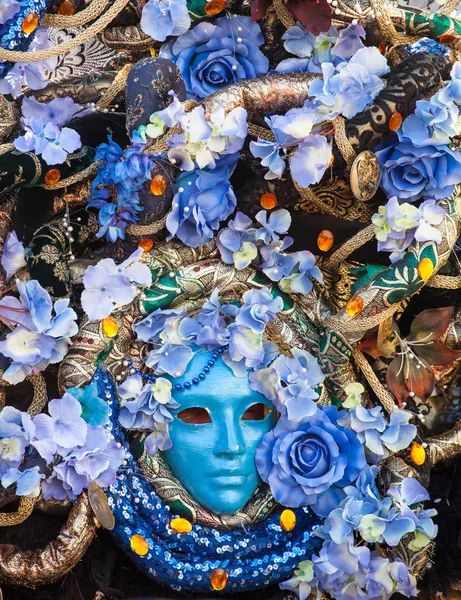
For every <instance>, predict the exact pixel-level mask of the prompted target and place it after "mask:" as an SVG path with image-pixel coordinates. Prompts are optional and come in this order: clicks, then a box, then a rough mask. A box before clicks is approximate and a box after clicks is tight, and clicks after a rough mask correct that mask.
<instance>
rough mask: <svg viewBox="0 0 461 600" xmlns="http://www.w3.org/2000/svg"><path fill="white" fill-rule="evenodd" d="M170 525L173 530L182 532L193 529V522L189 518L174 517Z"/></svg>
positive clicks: (188, 531)
mask: <svg viewBox="0 0 461 600" xmlns="http://www.w3.org/2000/svg"><path fill="white" fill-rule="evenodd" d="M170 527H171V529H172V530H173V531H175V532H176V533H180V534H186V533H190V532H191V531H192V523H189V521H188V520H187V519H179V518H177V519H172V520H171V522H170Z"/></svg>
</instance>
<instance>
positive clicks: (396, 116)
mask: <svg viewBox="0 0 461 600" xmlns="http://www.w3.org/2000/svg"><path fill="white" fill-rule="evenodd" d="M402 121H403V117H402V115H401V114H400V113H399V112H395V113H393V114H392V115H391V118H390V119H389V129H390V130H391V131H397V129H400V125H401V124H402Z"/></svg>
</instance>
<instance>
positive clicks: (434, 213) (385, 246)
mask: <svg viewBox="0 0 461 600" xmlns="http://www.w3.org/2000/svg"><path fill="white" fill-rule="evenodd" d="M445 215H446V210H445V209H444V208H443V207H442V206H439V205H438V204H436V202H435V200H425V201H424V202H422V203H421V204H420V205H419V207H416V206H414V205H412V204H410V203H408V202H403V203H399V200H398V198H397V197H396V196H393V197H392V198H390V199H389V201H388V203H387V204H386V205H384V206H380V207H379V209H378V212H377V213H375V214H374V215H373V217H372V218H371V220H372V223H373V225H374V228H375V236H376V239H377V240H378V250H379V251H380V252H390V253H391V255H390V261H391V262H392V263H395V262H396V261H397V260H400V259H401V258H402V257H403V256H404V254H405V250H406V249H407V248H408V246H409V245H410V244H411V243H412V242H413V240H416V241H417V242H429V241H433V242H436V243H437V244H439V243H440V241H441V239H442V234H441V232H440V231H439V230H438V229H437V228H436V226H437V225H440V223H441V222H442V221H443V219H444V217H445Z"/></svg>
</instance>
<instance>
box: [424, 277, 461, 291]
mask: <svg viewBox="0 0 461 600" xmlns="http://www.w3.org/2000/svg"><path fill="white" fill-rule="evenodd" d="M426 285H427V286H429V287H432V288H443V289H445V290H459V289H460V288H461V275H456V276H455V277H453V276H451V275H434V276H433V277H431V278H430V279H429V281H428V282H427V283H426Z"/></svg>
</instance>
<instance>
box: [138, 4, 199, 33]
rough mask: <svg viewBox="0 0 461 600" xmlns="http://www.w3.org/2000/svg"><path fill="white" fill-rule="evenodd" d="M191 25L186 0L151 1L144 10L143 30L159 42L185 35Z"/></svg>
mask: <svg viewBox="0 0 461 600" xmlns="http://www.w3.org/2000/svg"><path fill="white" fill-rule="evenodd" d="M190 24H191V20H190V16H189V10H188V8H187V4H186V1H185V0H149V1H148V2H146V4H145V5H144V7H143V9H142V15H141V29H142V30H143V31H144V33H147V35H150V36H151V37H152V38H153V39H154V40H158V41H159V42H164V41H165V40H166V38H167V37H168V36H170V35H181V34H182V33H185V32H186V31H187V30H188V29H189V27H190Z"/></svg>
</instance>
